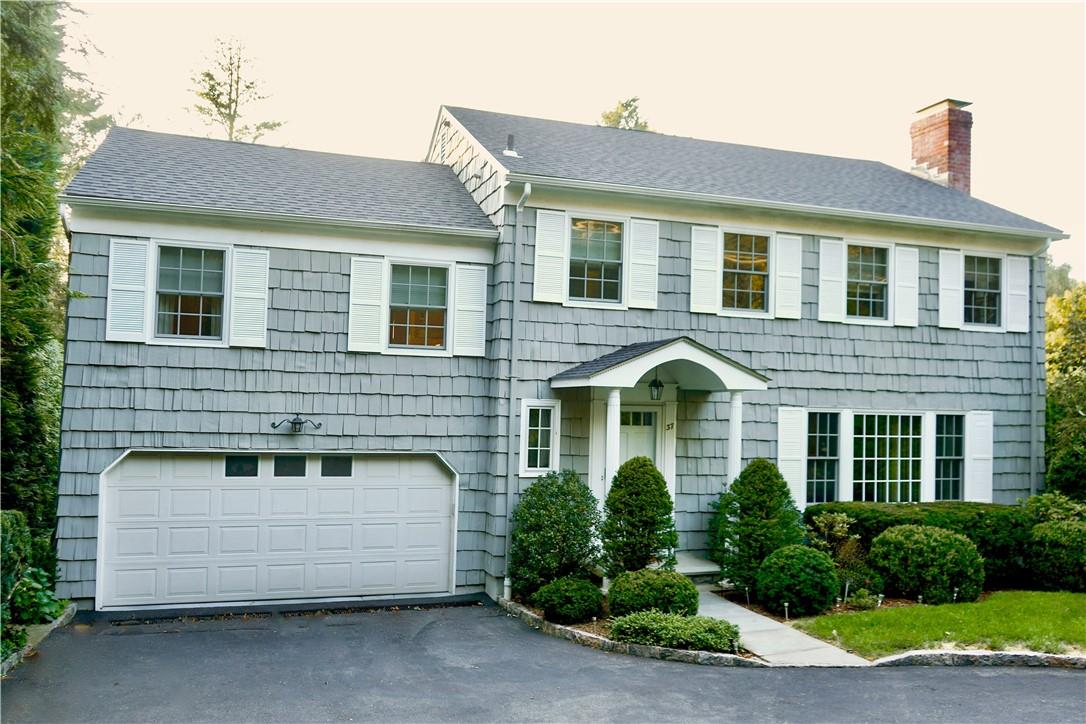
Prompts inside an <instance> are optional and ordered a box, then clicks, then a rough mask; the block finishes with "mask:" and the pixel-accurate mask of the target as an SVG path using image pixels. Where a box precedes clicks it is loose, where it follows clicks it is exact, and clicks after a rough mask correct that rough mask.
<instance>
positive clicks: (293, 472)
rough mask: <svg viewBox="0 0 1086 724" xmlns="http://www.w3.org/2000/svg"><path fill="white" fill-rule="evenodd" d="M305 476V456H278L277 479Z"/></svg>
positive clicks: (276, 461) (276, 464) (276, 465)
mask: <svg viewBox="0 0 1086 724" xmlns="http://www.w3.org/2000/svg"><path fill="white" fill-rule="evenodd" d="M304 476H305V455H276V456H275V477H277V478H301V477H304Z"/></svg>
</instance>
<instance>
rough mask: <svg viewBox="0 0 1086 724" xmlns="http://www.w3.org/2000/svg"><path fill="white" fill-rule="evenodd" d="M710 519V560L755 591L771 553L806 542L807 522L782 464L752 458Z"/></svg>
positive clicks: (738, 583) (734, 580)
mask: <svg viewBox="0 0 1086 724" xmlns="http://www.w3.org/2000/svg"><path fill="white" fill-rule="evenodd" d="M713 509H714V510H715V511H716V513H715V515H713V517H712V519H711V520H710V522H709V558H710V559H711V560H712V561H713V562H714V563H716V564H717V565H719V566H720V569H721V572H722V573H723V574H724V577H725V578H726V579H728V580H729V581H730V582H731V583H732V584H733V585H735V586H738V587H740V588H742V587H749V588H751V589H754V588H755V586H756V584H757V576H758V568H759V567H760V566H761V565H762V561H764V560H765V559H766V557H767V556H768V555H769V554H770V553H772V552H773V551H775V550H777V549H778V548H783V547H784V546H787V545H795V544H798V543H802V542H803V526H802V525H801V523H800V514H799V510H798V509H797V508H796V504H795V502H794V501H793V500H792V495H791V493H790V492H789V491H788V484H787V483H786V482H785V481H784V478H783V477H782V476H781V473H780V471H779V470H777V466H776V465H774V464H773V463H771V462H769V461H768V460H763V459H761V458H759V459H757V460H753V461H751V463H750V465H748V466H747V467H746V468H745V469H744V470H743V472H741V473H740V474H739V477H738V478H736V479H735V482H733V483H732V484H731V485H730V486H729V487H728V488H727V489H726V490H725V491H724V492H722V493H721V494H720V498H719V499H718V500H716V501H714V502H713Z"/></svg>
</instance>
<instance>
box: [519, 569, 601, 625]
mask: <svg viewBox="0 0 1086 724" xmlns="http://www.w3.org/2000/svg"><path fill="white" fill-rule="evenodd" d="M532 603H533V604H534V605H535V606H537V607H538V608H541V609H543V615H544V617H546V619H547V620H548V621H554V622H555V623H583V622H585V621H591V620H592V619H593V618H596V617H598V616H602V615H603V593H601V592H600V589H599V587H598V586H596V585H595V584H594V583H592V582H591V581H587V580H585V579H583V578H559V579H558V580H557V581H554V582H553V583H548V584H547V585H545V586H543V588H540V589H539V590H538V591H536V592H535V595H534V596H532Z"/></svg>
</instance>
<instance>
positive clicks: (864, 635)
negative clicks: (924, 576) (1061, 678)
mask: <svg viewBox="0 0 1086 724" xmlns="http://www.w3.org/2000/svg"><path fill="white" fill-rule="evenodd" d="M795 625H796V628H798V629H801V630H803V631H806V632H807V633H809V634H811V635H813V636H817V637H819V638H821V639H825V640H826V641H829V642H830V643H834V644H837V645H838V646H841V647H842V648H845V649H849V650H852V651H855V652H856V653H858V654H860V655H861V656H865V657H867V658H877V657H879V656H887V655H889V654H894V653H900V652H902V651H909V650H911V649H932V648H940V647H942V646H944V645H947V644H953V645H955V646H957V647H959V648H980V649H993V650H1006V649H1011V648H1025V649H1029V650H1032V651H1043V652H1046V653H1062V652H1065V651H1067V650H1068V649H1077V650H1078V651H1080V652H1081V651H1086V593H1045V592H1040V591H999V592H996V593H993V594H991V595H990V596H989V597H987V598H986V599H984V600H983V601H980V602H978V603H948V604H945V605H942V606H911V607H908V608H886V609H876V610H873V611H863V612H859V613H831V614H826V615H824V616H817V617H814V618H807V619H802V620H799V621H796V624H795Z"/></svg>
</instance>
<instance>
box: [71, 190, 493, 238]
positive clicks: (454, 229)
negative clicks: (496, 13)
mask: <svg viewBox="0 0 1086 724" xmlns="http://www.w3.org/2000/svg"><path fill="white" fill-rule="evenodd" d="M57 200H58V201H59V202H60V203H65V204H72V205H79V206H88V207H93V208H104V209H120V210H128V211H158V212H165V213H172V214H185V215H191V216H204V217H207V216H211V217H216V218H225V219H237V220H246V221H277V222H289V223H296V224H309V225H313V226H322V227H334V228H341V229H344V228H345V229H367V230H374V231H401V232H416V233H419V232H425V233H432V234H442V235H445V236H459V237H467V238H474V239H487V240H497V238H498V236H499V234H500V232H499V231H498V229H497V228H494V229H492V230H491V229H469V228H465V227H460V226H438V225H433V224H411V223H405V222H395V221H377V220H360V219H343V218H335V217H327V216H307V215H304V214H279V213H273V212H267V211H246V210H240V209H215V208H210V207H206V206H190V205H187V204H164V203H157V202H153V201H133V200H129V199H110V198H105V197H100V196H80V195H78V194H61V195H60V196H59V197H58V198H57Z"/></svg>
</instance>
